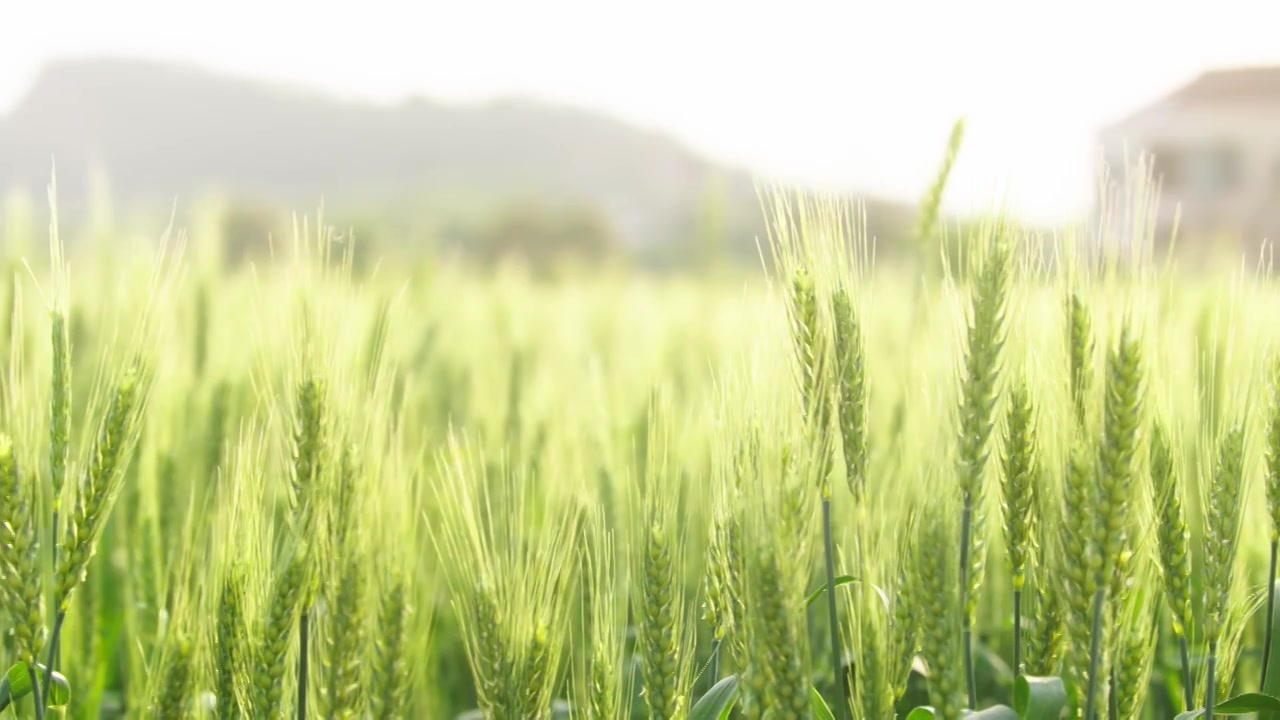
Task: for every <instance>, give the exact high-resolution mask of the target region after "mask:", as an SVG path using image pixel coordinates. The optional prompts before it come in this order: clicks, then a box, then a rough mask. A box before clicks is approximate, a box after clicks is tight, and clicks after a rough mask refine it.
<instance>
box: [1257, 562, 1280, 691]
mask: <svg viewBox="0 0 1280 720" xmlns="http://www.w3.org/2000/svg"><path fill="white" fill-rule="evenodd" d="M1277 551H1280V541H1277V540H1275V539H1272V541H1271V563H1270V566H1269V569H1268V570H1267V614H1266V616H1265V617H1264V618H1263V622H1265V623H1266V628H1267V629H1266V633H1265V635H1264V636H1263V639H1262V676H1261V677H1260V678H1259V679H1258V687H1259V688H1261V687H1262V683H1264V682H1266V679H1267V663H1268V662H1269V661H1270V660H1271V638H1272V633H1274V632H1275V626H1274V622H1273V621H1272V617H1273V616H1274V614H1275V605H1276V592H1275V587H1276V553H1277Z"/></svg>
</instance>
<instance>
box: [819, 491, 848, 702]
mask: <svg viewBox="0 0 1280 720" xmlns="http://www.w3.org/2000/svg"><path fill="white" fill-rule="evenodd" d="M822 544H823V548H824V554H825V555H826V569H827V619H828V621H829V622H830V625H831V678H832V680H833V681H834V682H835V684H836V695H837V696H838V697H839V702H837V703H836V706H837V708H838V710H837V711H836V712H837V717H839V718H840V719H841V720H847V719H848V717H849V707H848V706H849V698H848V696H846V695H845V692H844V683H843V682H842V681H841V672H842V667H843V664H842V663H841V658H840V614H839V612H838V611H837V610H836V565H835V544H834V543H833V542H832V539H831V498H826V497H824V498H823V499H822Z"/></svg>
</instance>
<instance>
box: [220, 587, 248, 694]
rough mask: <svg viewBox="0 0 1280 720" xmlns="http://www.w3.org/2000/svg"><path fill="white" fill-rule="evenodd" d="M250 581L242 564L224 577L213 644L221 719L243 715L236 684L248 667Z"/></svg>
mask: <svg viewBox="0 0 1280 720" xmlns="http://www.w3.org/2000/svg"><path fill="white" fill-rule="evenodd" d="M246 585H247V578H246V573H245V569H244V566H243V565H240V564H234V565H231V566H230V567H229V568H228V569H227V570H226V571H225V572H224V573H223V578H222V588H221V590H220V591H219V593H218V609H217V620H216V628H215V632H216V643H215V645H214V687H215V697H216V698H217V706H216V707H217V718H218V720H233V719H234V718H239V717H240V716H241V709H240V708H241V699H240V696H239V693H237V691H236V688H237V682H238V679H239V677H240V673H241V670H242V669H243V668H244V666H245V653H246V652H248V648H249V643H248V638H247V637H246V634H245V613H244V601H245V592H246Z"/></svg>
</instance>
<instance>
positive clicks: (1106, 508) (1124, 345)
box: [1094, 325, 1143, 584]
mask: <svg viewBox="0 0 1280 720" xmlns="http://www.w3.org/2000/svg"><path fill="white" fill-rule="evenodd" d="M1142 409H1143V371H1142V350H1141V345H1140V343H1139V341H1138V339H1137V338H1136V337H1135V336H1134V335H1133V333H1132V331H1131V330H1130V328H1129V327H1128V326H1127V325H1126V326H1125V327H1123V328H1122V329H1121V332H1120V339H1119V341H1118V343H1117V345H1116V348H1115V349H1114V350H1113V351H1112V352H1111V354H1110V357H1109V358H1108V361H1107V397H1106V405H1105V412H1106V415H1105V418H1104V427H1103V439H1102V447H1101V448H1100V452H1099V468H1100V470H1101V472H1100V473H1099V476H1098V494H1097V496H1096V498H1095V500H1096V502H1097V505H1096V508H1095V512H1096V518H1097V520H1096V523H1095V525H1094V531H1095V532H1096V533H1097V535H1096V537H1095V542H1096V544H1097V546H1098V550H1099V553H1100V555H1101V560H1102V564H1101V567H1099V568H1098V582H1099V583H1100V584H1107V583H1109V582H1110V579H1111V576H1112V574H1113V573H1114V572H1115V570H1116V564H1117V562H1118V561H1119V558H1120V557H1121V554H1122V552H1123V551H1124V550H1125V547H1126V545H1127V543H1128V531H1129V505H1130V498H1131V497H1132V494H1133V480H1134V470H1135V468H1134V463H1135V461H1136V456H1137V453H1138V436H1139V431H1140V429H1141V426H1142Z"/></svg>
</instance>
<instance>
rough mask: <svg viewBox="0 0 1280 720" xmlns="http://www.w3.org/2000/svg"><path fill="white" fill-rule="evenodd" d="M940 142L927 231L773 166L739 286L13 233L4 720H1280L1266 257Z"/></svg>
mask: <svg viewBox="0 0 1280 720" xmlns="http://www.w3.org/2000/svg"><path fill="white" fill-rule="evenodd" d="M948 167H949V161H948V163H947V165H946V166H945V167H944V171H943V173H942V175H941V177H940V179H939V183H938V185H937V186H936V187H935V188H934V189H933V190H931V192H930V194H929V195H928V196H927V197H926V200H925V201H924V203H923V207H922V212H921V218H922V220H921V228H920V232H919V235H920V237H919V238H917V239H918V240H920V241H921V242H922V244H923V247H925V248H926V249H927V252H926V253H925V255H924V258H925V259H926V260H927V262H922V263H917V264H895V265H883V266H882V265H878V264H877V263H876V260H875V244H876V242H878V240H877V239H873V238H868V237H866V236H865V231H864V230H863V228H864V227H865V225H864V222H865V218H864V217H863V215H862V211H861V210H860V209H859V208H858V207H857V206H856V205H853V204H850V203H848V202H844V201H840V200H836V199H833V198H827V197H819V196H812V195H805V194H800V193H796V192H791V191H788V190H770V191H767V192H764V193H762V195H761V209H762V212H763V214H764V217H765V218H766V220H767V222H768V226H769V233H768V234H767V236H766V237H762V238H760V247H761V259H762V263H761V268H763V269H761V268H753V269H747V270H743V271H741V272H736V271H734V272H722V273H719V274H715V275H712V276H706V277H688V276H667V277H655V276H643V275H639V274H635V273H628V272H626V271H624V270H608V271H604V272H594V273H591V274H587V273H578V274H574V275H571V276H570V277H568V278H567V279H560V280H557V281H554V282H548V281H545V280H538V279H535V278H533V277H531V276H530V275H528V274H527V273H523V272H521V270H520V269H519V267H504V268H502V269H500V270H498V271H496V272H492V273H490V272H478V271H474V270H471V269H468V268H466V267H464V266H461V265H457V264H454V263H451V262H448V261H424V262H422V263H419V264H416V265H412V266H407V265H404V264H400V265H394V264H387V265H379V264H377V263H376V262H374V263H369V264H362V265H361V266H360V267H361V269H359V270H357V269H356V265H355V264H354V263H353V258H354V257H355V256H356V255H357V254H358V252H359V247H360V246H359V239H358V238H353V237H350V236H349V235H346V234H344V233H342V232H340V229H337V228H333V227H330V226H328V225H326V224H325V223H324V222H323V220H322V219H317V218H316V217H308V218H300V219H299V220H298V222H297V223H296V226H295V230H294V232H293V234H292V236H291V237H289V238H287V239H284V240H280V239H277V240H276V241H275V247H274V257H273V258H272V259H271V260H270V261H268V262H261V263H257V264H254V265H252V266H247V267H241V268H235V269H229V268H226V267H222V266H220V265H219V264H218V263H216V262H213V261H211V260H210V259H209V258H208V257H206V255H205V254H202V253H201V252H200V251H199V249H200V248H201V247H204V246H205V245H206V244H207V243H208V242H210V240H209V238H207V237H205V236H204V235H202V232H205V231H203V230H201V229H200V228H196V229H194V230H193V231H192V232H191V233H190V234H189V235H188V234H182V233H176V232H175V233H171V234H166V235H165V236H164V237H163V238H162V239H160V240H154V239H151V238H146V239H142V240H137V239H134V240H132V241H130V238H131V237H134V236H135V234H134V233H126V232H123V231H121V232H120V233H119V234H118V236H114V237H110V238H107V239H106V240H109V242H108V241H106V240H101V239H100V241H98V242H89V241H86V240H84V239H82V238H64V237H61V235H60V233H59V232H58V230H57V227H56V224H53V225H51V226H50V228H49V232H48V233H47V237H46V233H44V232H43V228H41V229H40V230H41V232H35V231H34V230H32V229H31V228H30V227H27V229H26V230H25V231H18V230H14V229H12V228H13V227H14V225H13V224H9V225H6V227H9V228H10V229H9V230H8V236H7V237H5V238H3V240H4V244H5V246H6V247H8V248H9V249H10V260H9V265H8V266H7V268H6V270H7V271H6V272H5V273H4V275H3V276H2V278H0V279H2V280H3V283H2V287H0V299H2V300H3V303H4V305H3V307H0V319H2V325H0V337H3V338H4V340H5V342H3V344H0V350H2V351H3V353H4V354H3V356H0V362H3V364H4V366H5V372H3V373H2V374H0V598H3V604H0V608H2V610H0V621H2V622H3V624H4V627H5V628H6V632H5V633H4V635H3V643H2V645H0V647H2V649H3V653H4V660H5V662H6V664H7V666H8V667H10V669H9V671H8V672H7V674H6V676H5V678H4V680H3V681H0V704H3V708H4V709H3V712H4V713H5V714H11V715H13V716H15V717H36V718H45V717H73V718H124V717H128V718H219V719H221V718H281V717H296V718H326V719H327V718H454V717H459V716H467V717H484V718H495V719H507V718H535V719H536V718H552V717H556V718H564V717H573V718H600V719H612V718H632V717H635V718H641V717H650V718H712V717H715V718H721V717H742V718H809V717H813V718H826V717H831V718H841V719H842V720H843V719H847V718H859V719H861V718H868V719H871V718H874V719H879V718H894V717H902V718H907V717H910V718H913V719H917V718H928V717H938V718H946V719H950V718H960V717H965V716H970V717H974V718H1029V719H1041V718H1059V717H1086V718H1090V719H1092V718H1102V717H1106V718H1160V719H1167V718H1173V717H1174V716H1177V715H1179V713H1183V712H1189V713H1190V714H1189V715H1188V717H1198V716H1199V715H1201V714H1202V715H1204V716H1206V717H1212V716H1213V715H1214V714H1219V715H1223V714H1240V713H1245V712H1260V713H1261V717H1280V714H1275V713H1277V712H1278V711H1280V699H1276V697H1277V696H1280V663H1277V662H1268V661H1269V660H1274V658H1270V657H1268V656H1269V655H1270V651H1269V648H1270V646H1271V641H1270V636H1271V626H1272V624H1273V623H1272V622H1271V617H1272V613H1273V603H1272V602H1271V597H1272V593H1271V592H1269V588H1271V587H1272V586H1273V585H1274V581H1275V555H1276V538H1277V537H1280V534H1278V532H1277V528H1278V527H1280V395H1277V381H1278V380H1280V354H1278V353H1277V349H1278V348H1277V346H1276V341H1277V340H1280V325H1278V324H1277V323H1276V322H1275V318H1276V317H1280V315H1278V314H1277V313H1280V293H1277V291H1276V289H1275V287H1274V282H1275V281H1274V279H1273V278H1272V277H1271V276H1270V265H1269V261H1268V259H1267V255H1266V253H1265V248H1262V250H1263V251H1264V252H1260V253H1259V254H1257V255H1256V256H1252V257H1241V258H1235V257H1229V258H1227V259H1226V262H1225V263H1223V264H1222V265H1221V266H1214V267H1213V268H1206V267H1203V266H1197V267H1183V266H1180V265H1179V263H1178V262H1177V257H1178V256H1177V255H1176V254H1173V255H1169V256H1167V257H1166V256H1165V255H1163V254H1158V253H1155V252H1154V251H1153V250H1152V248H1153V247H1155V246H1156V245H1157V243H1156V242H1155V240H1156V238H1155V237H1154V234H1155V231H1154V229H1153V228H1151V227H1150V226H1149V223H1148V222H1147V219H1148V218H1149V217H1150V205H1151V204H1152V203H1154V202H1156V201H1157V198H1156V197H1155V193H1154V192H1153V191H1152V189H1151V185H1150V183H1148V182H1146V181H1145V179H1144V177H1143V176H1142V174H1141V173H1135V174H1134V177H1135V178H1136V179H1134V180H1129V181H1126V182H1125V184H1124V185H1123V187H1120V188H1118V189H1117V191H1116V192H1115V194H1114V197H1116V198H1117V202H1116V203H1115V205H1114V206H1113V207H1109V208H1107V211H1106V212H1105V213H1104V215H1103V217H1104V218H1105V219H1106V220H1107V221H1106V222H1099V223H1097V224H1095V225H1093V226H1088V227H1081V228H1077V229H1073V230H1071V231H1064V232H1062V233H1059V234H1055V235H1053V236H1047V237H1046V236H1042V235H1038V234H1034V233H1032V232H1030V231H1027V230H1024V229H1022V228H1020V227H1018V226H1017V225H1016V224H1014V223H1012V222H1009V221H1006V220H1004V219H1002V218H999V217H992V218H990V219H988V220H986V221H983V222H978V223H974V224H970V225H966V226H965V227H963V228H961V229H955V228H952V227H951V226H949V225H948V223H946V222H944V221H941V220H939V219H938V212H937V207H936V206H937V202H938V197H939V196H940V195H941V192H942V185H943V184H944V183H945V172H946V169H947V168H948ZM50 215H51V217H54V218H56V206H55V205H54V204H53V203H51V204H50ZM73 240H75V241H74V242H73ZM49 668H52V672H50V670H49Z"/></svg>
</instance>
